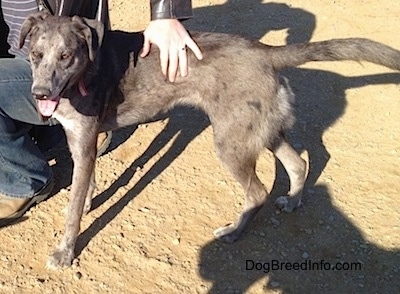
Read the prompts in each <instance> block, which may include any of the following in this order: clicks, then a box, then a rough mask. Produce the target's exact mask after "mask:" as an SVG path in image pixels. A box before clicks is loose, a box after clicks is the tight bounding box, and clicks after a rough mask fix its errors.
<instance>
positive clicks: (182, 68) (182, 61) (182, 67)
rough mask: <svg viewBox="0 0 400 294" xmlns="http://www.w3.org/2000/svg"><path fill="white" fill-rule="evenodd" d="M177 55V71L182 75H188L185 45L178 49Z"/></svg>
mask: <svg viewBox="0 0 400 294" xmlns="http://www.w3.org/2000/svg"><path fill="white" fill-rule="evenodd" d="M178 57H179V60H178V62H179V73H180V75H181V76H182V77H186V76H187V75H188V56H187V51H186V46H185V47H182V48H180V49H179V52H178Z"/></svg>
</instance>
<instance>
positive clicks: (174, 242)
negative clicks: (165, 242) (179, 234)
mask: <svg viewBox="0 0 400 294" xmlns="http://www.w3.org/2000/svg"><path fill="white" fill-rule="evenodd" d="M179 243H181V240H180V239H179V238H175V239H173V240H172V244H174V245H179Z"/></svg>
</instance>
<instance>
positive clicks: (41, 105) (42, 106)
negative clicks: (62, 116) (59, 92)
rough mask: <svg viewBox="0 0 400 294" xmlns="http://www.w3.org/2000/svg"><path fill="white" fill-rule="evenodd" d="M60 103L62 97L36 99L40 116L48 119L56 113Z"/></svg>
mask: <svg viewBox="0 0 400 294" xmlns="http://www.w3.org/2000/svg"><path fill="white" fill-rule="evenodd" d="M59 102H60V96H55V97H43V98H40V99H36V103H37V108H38V111H39V115H41V116H42V117H43V118H46V119H48V118H50V117H51V116H52V115H53V113H54V111H56V109H57V106H58V103H59Z"/></svg>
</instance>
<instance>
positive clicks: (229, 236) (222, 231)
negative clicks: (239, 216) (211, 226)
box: [213, 224, 240, 243]
mask: <svg viewBox="0 0 400 294" xmlns="http://www.w3.org/2000/svg"><path fill="white" fill-rule="evenodd" d="M213 233H214V236H215V237H217V238H218V239H220V240H221V241H223V242H225V243H233V242H235V241H236V240H237V239H239V237H240V233H239V232H238V231H237V228H236V226H235V224H229V225H226V226H223V227H219V228H218V229H216V230H215V231H214V232H213Z"/></svg>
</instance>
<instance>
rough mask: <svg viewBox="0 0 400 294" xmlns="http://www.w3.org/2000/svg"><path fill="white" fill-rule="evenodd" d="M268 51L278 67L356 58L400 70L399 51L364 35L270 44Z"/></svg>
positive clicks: (274, 64)
mask: <svg viewBox="0 0 400 294" xmlns="http://www.w3.org/2000/svg"><path fill="white" fill-rule="evenodd" d="M269 52H270V54H271V61H272V64H273V66H274V67H275V68H276V69H282V68H287V67H296V66H299V65H302V64H304V63H306V62H309V61H336V60H338V61H339V60H354V61H369V62H372V63H375V64H380V65H383V66H386V67H388V68H391V69H396V70H400V51H398V50H396V49H393V48H391V47H389V46H386V45H383V44H381V43H378V42H374V41H371V40H368V39H362V38H349V39H332V40H327V41H322V42H313V43H304V44H291V45H286V46H277V47H270V51H269Z"/></svg>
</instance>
